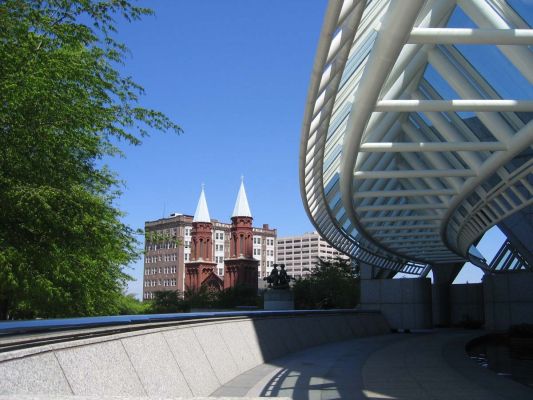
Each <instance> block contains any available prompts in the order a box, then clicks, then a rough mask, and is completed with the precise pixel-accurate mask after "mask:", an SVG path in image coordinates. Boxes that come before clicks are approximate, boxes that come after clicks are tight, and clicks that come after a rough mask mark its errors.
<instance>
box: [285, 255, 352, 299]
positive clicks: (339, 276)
mask: <svg viewBox="0 0 533 400" xmlns="http://www.w3.org/2000/svg"><path fill="white" fill-rule="evenodd" d="M359 283H360V282H359V271H358V270H357V269H354V268H353V266H352V265H351V264H350V261H348V260H344V259H342V258H337V259H336V260H331V261H326V260H323V259H319V260H318V265H317V266H316V267H315V268H314V269H313V270H312V271H311V275H310V276H309V277H307V278H303V279H299V280H297V281H296V283H295V284H294V286H293V291H294V301H295V306H296V308H297V309H317V308H318V309H326V308H354V307H355V306H356V305H357V304H358V303H359V291H360V289H359V288H360V284H359Z"/></svg>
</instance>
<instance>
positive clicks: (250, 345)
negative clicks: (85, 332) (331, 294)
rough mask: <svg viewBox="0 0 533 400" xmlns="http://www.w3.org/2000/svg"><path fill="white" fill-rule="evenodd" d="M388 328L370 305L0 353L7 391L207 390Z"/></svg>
mask: <svg viewBox="0 0 533 400" xmlns="http://www.w3.org/2000/svg"><path fill="white" fill-rule="evenodd" d="M387 332H389V326H388V324H387V322H386V321H385V319H384V318H383V316H382V315H381V314H379V313H372V312H354V313H342V314H323V315H315V316H302V315H297V316H279V317H277V316H276V317H263V318H242V317H236V318H226V319H223V320H212V321H209V320H207V321H205V320H203V321H187V323H183V322H182V323H179V324H176V325H175V326H170V327H168V326H167V327H163V328H152V329H146V330H140V331H135V332H128V333H119V334H112V335H106V336H100V337H92V338H87V339H80V340H74V341H69V342H60V343H53V344H46V345H42V346H38V347H30V348H24V349H19V350H14V351H9V352H4V353H0V396H1V395H23V394H30V395H40V394H42V395H55V396H57V395H66V396H68V397H70V396H72V395H75V396H148V397H195V396H207V395H209V394H211V393H212V392H213V391H215V390H216V389H217V388H218V387H219V386H221V385H223V384H225V383H226V382H228V381H230V380H231V379H233V378H234V377H236V376H237V375H239V374H241V373H243V372H245V371H247V370H248V369H250V368H253V367H255V366H257V365H259V364H262V363H264V362H266V361H270V360H273V359H275V358H278V357H281V356H283V355H285V354H287V353H290V352H296V351H299V350H303V349H305V348H308V347H312V346H318V345H321V344H324V343H328V342H334V341H340V340H347V339H351V338H354V337H360V336H370V335H379V334H384V333H387Z"/></svg>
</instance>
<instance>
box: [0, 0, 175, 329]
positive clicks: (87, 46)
mask: <svg viewBox="0 0 533 400" xmlns="http://www.w3.org/2000/svg"><path fill="white" fill-rule="evenodd" d="M150 13H151V11H150V10H148V9H145V8H140V7H136V6H133V5H132V4H131V3H130V1H128V0H105V1H103V0H102V1H99V0H46V1H45V0H1V1H0V37H1V39H0V60H2V61H1V62H0V319H6V318H28V317H59V316H73V315H77V316H81V315H98V314H114V313H117V312H119V309H120V299H121V296H122V290H123V288H124V286H125V284H126V281H127V280H128V279H130V277H129V276H128V275H127V274H126V273H125V272H124V270H123V266H124V265H127V264H128V263H130V262H131V261H133V260H134V259H136V257H137V256H138V250H137V247H138V246H137V245H138V243H137V241H136V239H135V236H134V235H135V232H134V231H132V229H131V228H129V227H128V226H126V225H124V224H123V223H122V222H121V221H120V218H121V216H122V213H121V212H120V211H119V210H118V209H117V208H116V207H115V206H114V205H113V201H114V200H115V199H116V197H117V196H118V195H119V190H118V184H119V181H118V179H117V177H116V176H115V175H114V174H113V173H112V172H111V171H109V170H108V169H107V168H105V167H102V166H101V164H102V162H101V160H102V158H103V157H106V156H110V155H116V154H117V153H119V150H118V148H117V147H116V146H115V145H114V143H117V142H120V141H123V142H126V143H130V144H134V145H137V144H139V143H140V139H141V137H142V136H144V135H146V134H147V129H148V128H154V129H157V130H172V131H175V132H179V131H180V128H179V127H178V126H177V125H176V124H175V123H174V122H172V121H171V120H170V119H169V118H167V117H166V116H165V115H164V114H162V113H160V112H157V111H154V110H151V109H146V108H143V107H141V106H139V105H138V100H139V96H140V95H142V93H143V89H142V87H141V86H139V85H138V84H136V83H135V82H134V81H133V80H132V78H131V77H128V76H124V75H123V74H122V73H120V72H119V71H118V69H117V67H118V65H119V64H120V63H123V62H124V59H125V55H126V54H127V49H126V47H125V46H124V44H122V43H119V42H117V41H116V40H115V39H114V38H113V35H114V34H115V32H116V23H115V20H114V18H116V17H122V18H125V19H126V20H128V21H134V20H138V19H140V18H141V17H142V16H143V15H147V14H150Z"/></svg>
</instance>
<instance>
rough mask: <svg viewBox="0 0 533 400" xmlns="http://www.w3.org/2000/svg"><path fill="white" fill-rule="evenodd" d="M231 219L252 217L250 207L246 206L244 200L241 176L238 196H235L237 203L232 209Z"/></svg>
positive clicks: (244, 192)
mask: <svg viewBox="0 0 533 400" xmlns="http://www.w3.org/2000/svg"><path fill="white" fill-rule="evenodd" d="M231 216H232V217H250V218H251V217H252V213H251V212H250V206H249V205H248V199H247V198H246V191H245V190H244V177H242V176H241V187H240V188H239V194H238V195H237V201H236V202H235V207H234V208H233V214H232V215H231Z"/></svg>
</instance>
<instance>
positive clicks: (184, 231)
mask: <svg viewBox="0 0 533 400" xmlns="http://www.w3.org/2000/svg"><path fill="white" fill-rule="evenodd" d="M210 221H211V223H212V237H211V244H210V246H212V248H211V254H212V260H213V262H214V263H215V264H216V267H215V271H216V274H217V275H218V276H220V277H221V278H222V277H223V276H224V260H225V259H228V258H230V237H231V235H230V231H231V226H232V225H231V223H224V222H220V221H218V220H216V219H212V218H210ZM192 227H193V216H192V215H183V214H179V213H173V214H171V215H170V216H169V217H168V218H162V219H158V220H156V221H147V222H145V232H146V243H145V255H144V284H143V299H147V300H148V299H152V298H153V293H154V292H157V291H164V290H181V291H183V290H184V289H185V263H188V262H189V261H191V240H192V235H191V234H192ZM252 232H253V238H252V243H253V244H252V246H253V248H252V255H253V258H255V259H257V260H258V261H259V264H258V267H257V268H258V277H259V279H261V278H263V277H264V276H267V275H269V274H270V271H271V270H272V266H273V265H274V262H275V248H276V244H275V243H276V236H277V231H276V229H271V228H270V227H269V226H268V224H263V226H262V228H259V227H253V228H252Z"/></svg>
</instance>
